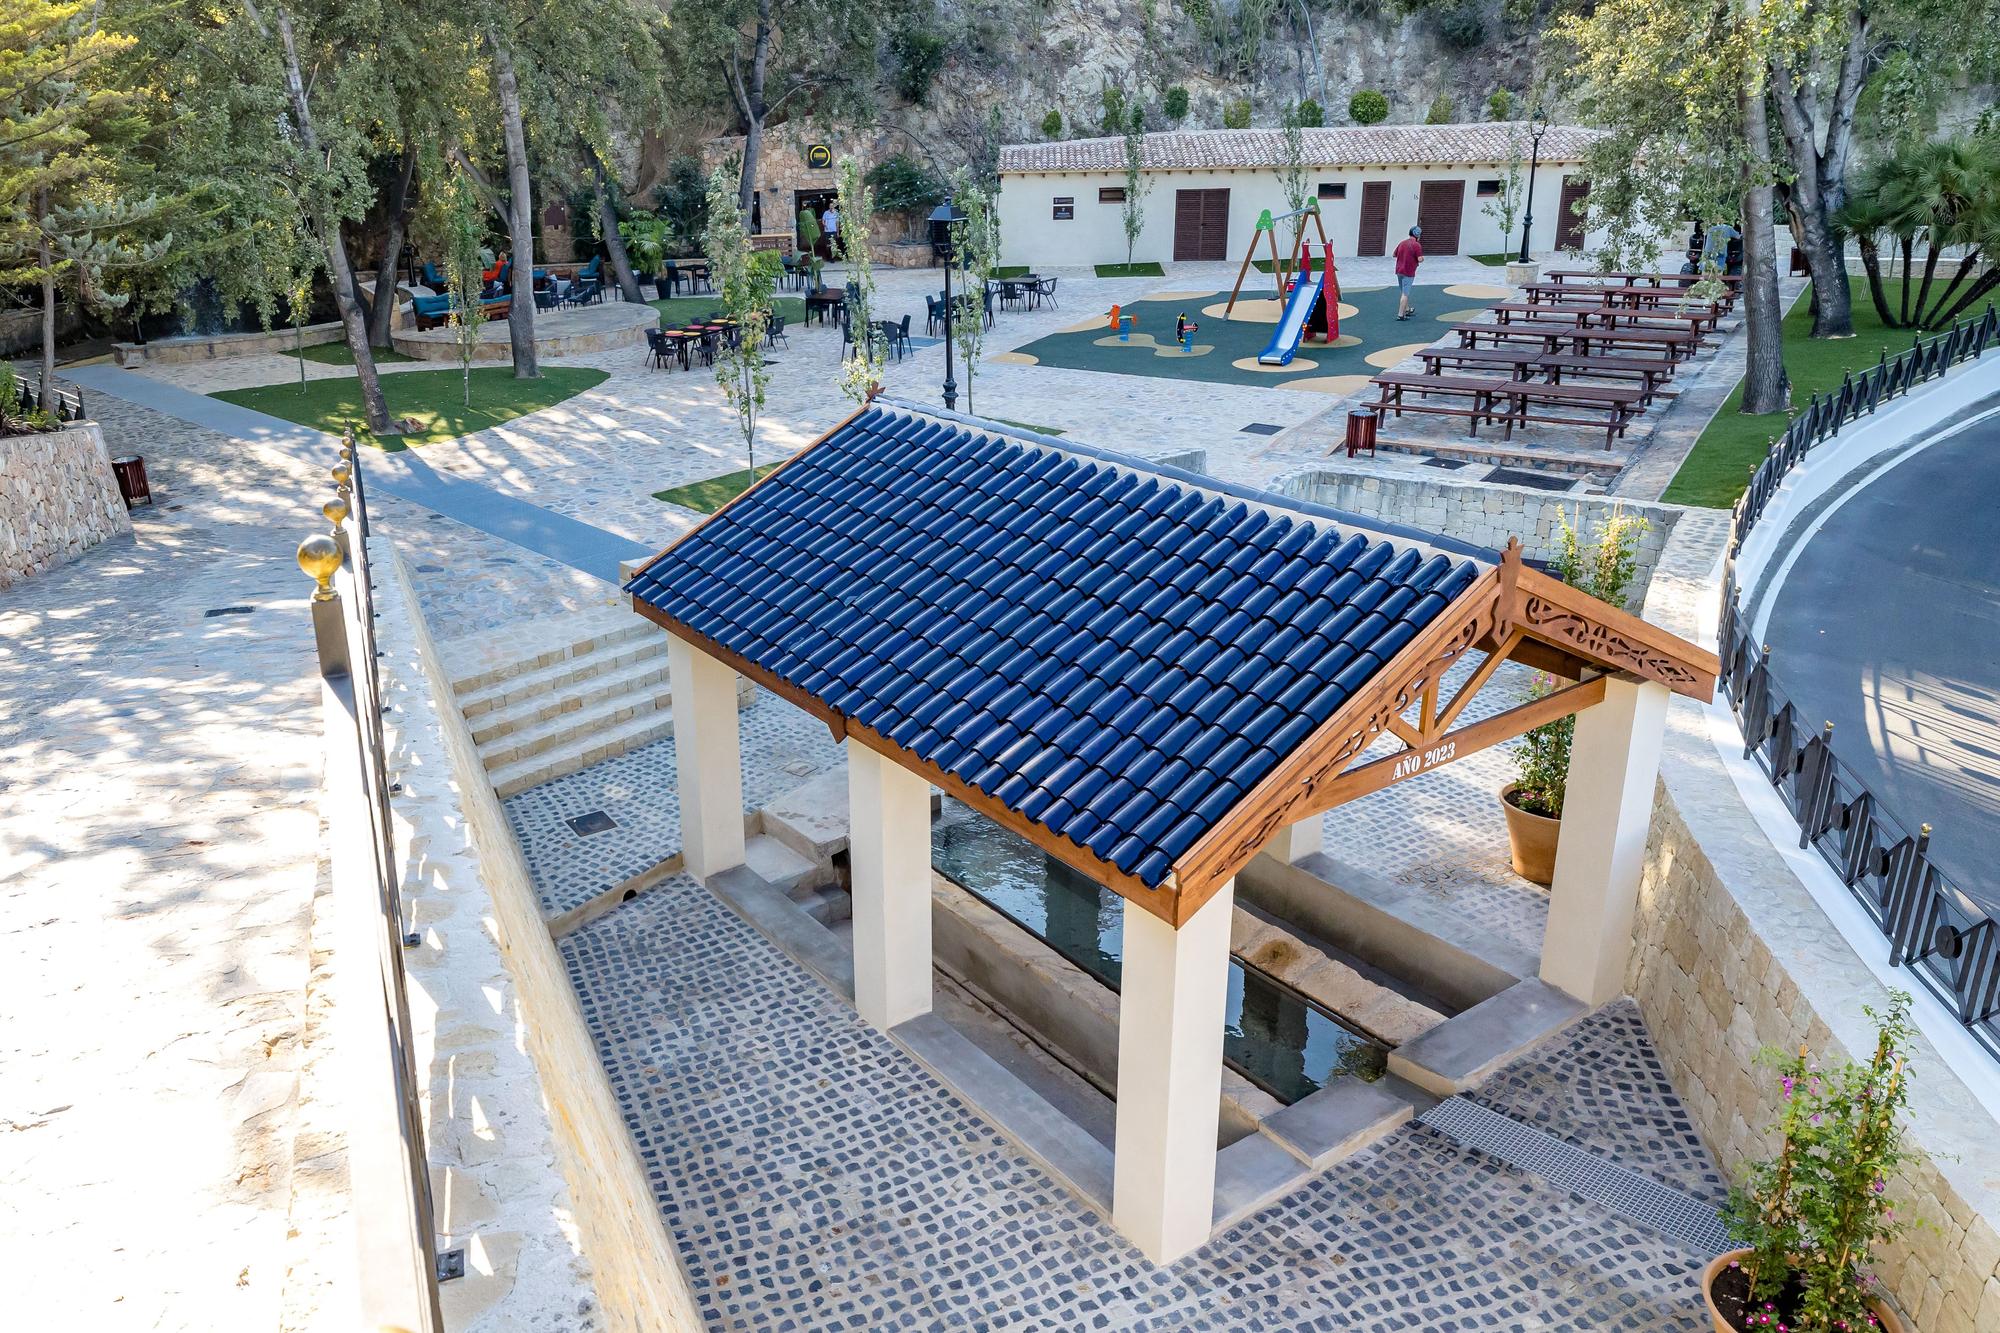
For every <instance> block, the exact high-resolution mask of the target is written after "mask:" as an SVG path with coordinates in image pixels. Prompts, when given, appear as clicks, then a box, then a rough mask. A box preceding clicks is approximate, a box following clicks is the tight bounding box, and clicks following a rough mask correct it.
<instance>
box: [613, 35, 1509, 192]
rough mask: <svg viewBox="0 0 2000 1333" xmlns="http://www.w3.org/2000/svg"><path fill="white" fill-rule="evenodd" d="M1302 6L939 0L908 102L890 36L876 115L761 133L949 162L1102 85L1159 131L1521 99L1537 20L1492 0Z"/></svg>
mask: <svg viewBox="0 0 2000 1333" xmlns="http://www.w3.org/2000/svg"><path fill="white" fill-rule="evenodd" d="M1304 3H1305V4H1306V5H1307V7H1308V8H1309V11H1310V28H1311V34H1312V37H1311V40H1308V37H1307V35H1306V34H1307V26H1308V25H1307V20H1306V18H1305V17H1303V15H1304V14H1305V13H1306V12H1307V10H1306V9H1302V8H1301V4H1302V0H937V6H936V9H935V11H934V17H933V19H932V20H931V21H930V22H928V23H926V24H924V25H923V26H922V31H923V33H924V34H925V35H926V37H927V38H928V39H929V40H931V41H932V42H934V43H935V44H936V45H937V46H939V47H940V48H941V52H942V54H941V58H940V59H939V63H938V64H937V68H936V73H935V75H934V77H932V78H931V79H930V80H929V81H928V84H927V85H926V86H924V87H923V88H922V89H921V91H922V97H921V99H920V100H916V101H913V100H911V99H910V98H908V97H907V96H905V95H903V94H901V93H899V92H898V91H896V89H897V87H898V85H899V84H903V83H905V82H906V80H903V79H901V78H899V75H900V73H901V69H900V66H899V63H898V56H897V55H896V54H894V52H895V51H897V50H898V49H899V44H898V43H895V42H891V43H889V44H888V49H886V50H885V52H884V55H883V58H882V60H883V70H882V73H883V78H882V90H881V93H880V97H879V101H878V112H877V115H876V116H875V117H874V119H873V123H872V124H870V125H868V126H866V127H865V128H863V127H860V126H856V125H855V124H854V123H853V122H852V121H851V120H850V121H848V122H847V123H846V124H845V125H843V126H841V127H839V128H838V129H836V127H834V126H832V125H829V124H815V123H813V121H812V120H811V119H810V118H801V119H800V120H797V121H795V122H793V123H791V124H790V125H789V126H788V127H779V126H773V127H772V130H773V133H774V135H778V134H782V135H783V136H784V137H787V138H790V139H793V140H796V141H798V142H799V143H804V142H808V141H817V142H832V141H835V140H839V141H840V144H841V147H840V148H838V149H837V151H845V150H848V149H852V150H857V151H860V152H862V153H864V154H866V155H868V156H873V157H879V156H882V155H885V154H887V153H891V152H897V151H903V152H908V153H910V154H911V155H912V156H915V157H917V158H919V159H920V160H921V159H929V160H930V161H932V162H934V163H936V164H938V165H940V166H946V167H949V166H953V165H956V164H958V163H961V162H965V161H972V160H978V159H979V158H980V156H981V154H982V153H983V152H986V151H990V148H991V146H992V145H993V144H994V143H995V142H996V141H998V142H1007V143H1019V142H1038V141H1041V140H1043V139H1045V138H1047V137H1048V136H1047V135H1045V134H1044V133H1043V121H1044V119H1045V118H1046V117H1047V116H1048V114H1049V113H1050V112H1051V111H1054V112H1057V113H1059V114H1060V116H1061V118H1062V137H1066V138H1073V137H1090V136H1094V135H1098V134H1102V133H1104V132H1105V131H1104V129H1103V123H1104V90H1105V89H1106V88H1107V87H1112V88H1117V89H1118V90H1119V91H1120V92H1121V93H1122V94H1123V96H1124V98H1125V99H1126V101H1127V103H1128V104H1129V103H1133V102H1136V103H1138V104H1140V105H1143V106H1144V107H1145V109H1146V123H1147V126H1148V127H1149V128H1151V129H1170V128H1175V127H1176V126H1177V125H1179V126H1186V127H1189V128H1201V127H1215V126H1220V125H1222V124H1223V115H1224V108H1225V107H1226V106H1228V105H1229V104H1231V103H1234V102H1237V101H1240V100H1245V99H1247V100H1248V101H1249V103H1250V114H1251V123H1252V124H1257V125H1274V124H1277V123H1278V121H1279V119H1280V117H1281V116H1282V115H1283V113H1284V111H1285V109H1286V108H1287V107H1289V106H1290V105H1292V104H1293V103H1294V102H1296V101H1298V100H1299V99H1300V98H1304V97H1310V98H1314V99H1315V100H1318V101H1320V102H1321V104H1322V106H1323V107H1324V110H1325V123H1326V124H1328V125H1342V124H1347V123H1349V121H1348V119H1347V101H1348V98H1349V97H1350V96H1352V95H1353V94H1354V93H1356V92H1358V91H1360V90H1361V89H1364V88H1372V89H1374V90H1376V91H1379V92H1381V93H1383V94H1384V95H1385V96H1387V97H1388V99H1389V120H1390V121H1391V122H1401V123H1409V122H1415V121H1421V120H1423V119H1424V118H1425V116H1426V113H1428V112H1429V110H1430V108H1431V104H1432V101H1433V100H1434V99H1435V98H1437V97H1438V96H1439V95H1440V94H1443V95H1445V96H1447V97H1449V98H1450V99H1451V101H1452V111H1453V119H1457V120H1483V119H1486V102H1487V98H1488V96H1489V95H1490V94H1491V93H1492V92H1493V91H1494V90H1495V89H1496V88H1508V89H1510V90H1512V91H1514V92H1515V93H1517V94H1518V93H1519V92H1520V91H1521V90H1522V89H1524V88H1526V87H1527V85H1528V83H1529V81H1530V78H1531V73H1532V68H1533V62H1534V58H1535V55H1536V52H1537V49H1538V44H1539V38H1538V29H1537V26H1536V24H1535V23H1534V22H1533V21H1532V20H1531V21H1529V22H1526V23H1515V22H1511V21H1509V20H1508V19H1507V18H1506V17H1504V15H1503V13H1502V8H1501V4H1500V2H1499V0H1466V3H1463V4H1460V5H1458V6H1457V7H1438V6H1433V7H1431V8H1427V9H1425V10H1423V11H1422V12H1419V13H1414V14H1405V13H1403V12H1401V11H1400V10H1399V9H1397V8H1396V7H1395V4H1394V0H1386V2H1382V3H1378V0H1334V3H1333V4H1332V5H1330V6H1329V5H1327V4H1326V2H1325V0H1304ZM1315 49H1317V52H1318V60H1317V62H1315V60H1314V51H1315ZM1176 86H1178V87H1180V88H1183V89H1185V90H1186V92H1187V100H1188V110H1187V114H1186V115H1185V117H1183V118H1182V119H1180V120H1179V121H1178V122H1176V121H1175V120H1173V119H1172V118H1171V117H1169V116H1168V115H1167V114H1166V109H1165V102H1166V96H1167V92H1168V90H1169V89H1170V88H1173V87H1176ZM1322 87H1323V89H1324V91H1323V92H1322ZM736 129H737V126H736V125H735V123H734V117H733V115H732V113H731V112H730V111H729V110H728V108H726V107H722V106H719V105H718V106H717V107H715V108H714V109H713V112H712V114H711V115H710V116H708V117H707V118H705V119H704V118H702V117H688V118H683V119H682V120H681V121H680V123H679V124H678V126H677V133H676V134H675V135H674V136H672V138H671V139H669V140H649V141H648V142H647V143H646V144H645V146H644V149H643V151H642V152H641V154H640V158H641V160H640V161H639V162H638V163H637V164H636V167H637V170H636V171H635V172H634V173H633V174H635V175H636V176H637V177H638V179H639V182H640V184H641V187H642V189H644V188H649V187H650V186H651V185H652V184H653V183H656V182H657V181H658V180H659V179H660V178H661V177H662V176H663V175H664V173H665V165H666V161H667V159H668V158H669V157H671V156H672V155H674V154H675V153H680V152H698V151H700V148H701V145H702V144H703V143H704V142H709V141H712V140H713V139H715V138H716V137H717V136H725V135H730V134H733V133H734V132H735V130H736ZM841 130H845V133H844V134H843V133H841V132H840V131H841Z"/></svg>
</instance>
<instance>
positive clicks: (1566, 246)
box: [1556, 176, 1590, 250]
mask: <svg viewBox="0 0 2000 1333" xmlns="http://www.w3.org/2000/svg"><path fill="white" fill-rule="evenodd" d="M1589 198H1590V182H1589V181H1587V180H1585V179H1584V178H1583V177H1581V176H1565V177H1563V189H1562V198H1561V200H1559V201H1558V202H1557V204H1556V249H1558V250H1581V249H1582V248H1583V208H1584V203H1585V201H1586V200H1588V199H1589Z"/></svg>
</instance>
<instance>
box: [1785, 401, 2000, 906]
mask: <svg viewBox="0 0 2000 1333" xmlns="http://www.w3.org/2000/svg"><path fill="white" fill-rule="evenodd" d="M1766 639H1767V640H1768V642H1769V643H1770V644H1771V660H1772V667H1773V669H1774V671H1775V673H1776V677H1777V680H1778V682H1779V684H1780V686H1781V687H1782V689H1783V690H1784V692H1785V693H1786V695H1787V696H1788V697H1790V698H1791V699H1792V701H1793V702H1794V703H1795V704H1797V705H1798V707H1799V710H1800V713H1801V717H1800V721H1801V723H1802V724H1805V725H1811V726H1817V725H1818V724H1819V723H1820V722H1821V721H1823V720H1826V719H1831V720H1832V722H1833V724H1834V750H1835V752H1836V753H1838V754H1839V755H1840V757H1841V758H1842V760H1843V761H1845V762H1846V763H1847V764H1848V765H1850V766H1851V767H1852V768H1853V770H1854V771H1855V772H1856V773H1857V774H1858V775H1859V776H1860V778H1861V780H1862V781H1863V782H1865V783H1866V784H1867V785H1868V787H1869V788H1870V789H1871V790H1873V791H1874V792H1875V794H1876V795H1877V796H1878V797H1879V798H1881V800H1882V802H1883V804H1884V805H1885V806H1886V807H1887V808H1888V810H1889V811H1890V812H1891V814H1892V815H1893V816H1894V817H1895V818H1896V819H1897V820H1899V821H1901V822H1902V823H1903V824H1904V825H1906V826H1907V827H1908V828H1909V829H1910V830H1911V831H1912V832H1914V831H1915V830H1916V827H1917V826H1918V825H1919V824H1925V823H1928V824H1930V825H1932V833H1931V855H1932V857H1933V858H1934V859H1935V860H1936V862H1937V864H1938V867H1939V868H1940V869H1941V870H1943V871H1944V873H1945V874H1946V876H1947V877H1949V878H1950V879H1951V880H1952V881H1953V882H1954V883H1956V884H1957V885H1958V887H1959V888H1960V889H1961V890H1963V891H1964V892H1965V893H1966V894H1967V895H1968V896H1970V897H1971V898H1973V899H1974V900H1976V901H1978V902H1980V903H1982V904H1984V905H1985V906H1986V908H1987V910H1988V911H1989V912H1992V913H1993V914H1994V915H1996V916H2000V418H1989V419H1988V420H1986V421H1984V422H1981V423H1979V424H1978V425H1975V426H1972V427H1970V428H1969V429H1967V430H1965V431H1963V432H1961V433H1960V434H1959V435H1957V436H1956V437H1954V438H1952V439H1950V440H1947V441H1945V442H1944V443H1942V444H1938V445H1933V446H1932V447H1930V448H1928V449H1925V450H1923V451H1921V452H1919V453H1917V454H1915V455H1913V456H1912V457H1910V458H1907V459H1905V460H1904V461H1903V462H1901V463H1899V464H1897V465H1895V466H1894V467H1892V468H1890V470H1889V471H1888V472H1887V473H1885V474H1883V475H1882V476H1880V477H1877V478H1876V479H1874V480H1873V481H1871V482H1869V483H1868V484H1867V485H1865V486H1864V487H1863V488H1862V489H1861V490H1860V491H1859V492H1858V493H1856V494H1854V495H1853V496H1851V497H1850V498H1849V499H1848V500H1847V502H1846V503H1845V504H1843V505H1842V506H1841V507H1840V508H1839V509H1838V510H1836V511H1834V513H1833V515H1832V517H1830V518H1829V519H1828V520H1827V521H1826V523H1825V525H1824V526H1823V527H1821V528H1820V530H1819V531H1818V532H1817V533H1815V534H1814V535H1813V537H1812V538H1811V540H1810V541H1809V542H1807V544H1806V546H1805V548H1804V550H1803V551H1801V553H1800V555H1799V558H1798V562H1797V564H1796V565H1795V566H1794V567H1793V569H1792V572H1791V574H1790V576H1789V577H1788V578H1787V579H1786V580H1785V582H1784V584H1783V585H1782V586H1781V587H1780V588H1779V590H1778V595H1777V598H1776V600H1775V602H1774V603H1773V604H1772V610H1771V620H1770V625H1769V629H1768V632H1767V634H1766Z"/></svg>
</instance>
